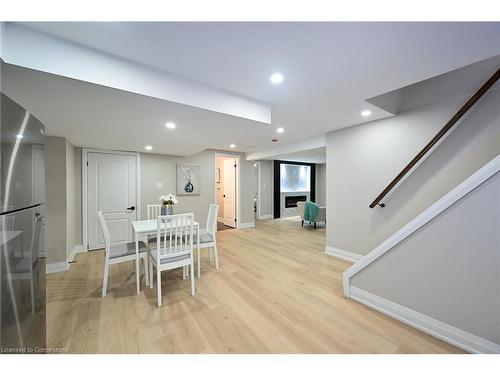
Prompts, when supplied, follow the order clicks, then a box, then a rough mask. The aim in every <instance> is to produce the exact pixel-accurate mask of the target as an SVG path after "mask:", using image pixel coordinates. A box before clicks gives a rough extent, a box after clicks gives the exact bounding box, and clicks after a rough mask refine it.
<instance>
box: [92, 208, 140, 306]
mask: <svg viewBox="0 0 500 375" xmlns="http://www.w3.org/2000/svg"><path fill="white" fill-rule="evenodd" d="M97 216H98V218H99V224H100V226H101V231H102V235H103V237H104V251H105V258H104V278H103V282H102V297H103V298H104V297H106V293H107V290H108V276H109V266H110V265H111V264H117V263H122V262H128V261H131V260H133V261H140V260H141V259H142V261H143V263H144V274H145V279H146V285H148V284H149V267H148V253H147V250H148V248H147V246H146V244H145V243H144V242H143V241H139V259H137V258H136V253H135V242H126V243H121V244H116V245H111V237H110V236H109V230H108V225H107V224H106V220H105V219H104V215H103V213H102V211H99V212H98V213H97ZM139 268H140V267H139Z"/></svg>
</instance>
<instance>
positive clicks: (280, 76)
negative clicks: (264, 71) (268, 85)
mask: <svg viewBox="0 0 500 375" xmlns="http://www.w3.org/2000/svg"><path fill="white" fill-rule="evenodd" d="M284 79H285V78H284V77H283V74H281V73H274V74H273V75H271V78H270V80H271V82H272V83H274V84H275V85H279V84H280V83H281V82H283V80H284Z"/></svg>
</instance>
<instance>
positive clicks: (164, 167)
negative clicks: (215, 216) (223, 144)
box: [141, 150, 255, 228]
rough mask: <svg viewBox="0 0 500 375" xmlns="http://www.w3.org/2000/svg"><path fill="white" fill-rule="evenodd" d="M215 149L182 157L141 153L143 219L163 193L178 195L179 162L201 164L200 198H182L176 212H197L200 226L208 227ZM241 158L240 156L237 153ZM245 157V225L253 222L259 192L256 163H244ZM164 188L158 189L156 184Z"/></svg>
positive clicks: (243, 196) (243, 201)
mask: <svg viewBox="0 0 500 375" xmlns="http://www.w3.org/2000/svg"><path fill="white" fill-rule="evenodd" d="M216 153H217V151H215V150H205V151H202V152H199V153H197V154H195V155H192V156H189V157H184V158H179V157H177V156H168V155H160V154H149V153H141V217H142V218H146V217H147V211H146V205H148V204H155V203H158V197H159V196H160V195H162V194H166V193H173V194H176V187H175V178H176V165H177V163H187V164H200V166H201V176H200V177H201V188H200V192H201V194H200V195H192V196H185V195H178V196H177V198H178V200H179V203H178V204H177V205H176V206H175V208H174V210H175V212H178V213H181V212H194V214H195V217H196V218H197V219H198V220H199V222H200V226H201V227H202V228H204V227H205V226H206V220H207V216H208V208H209V205H210V204H211V203H215V154H216ZM233 155H235V156H239V155H240V154H237V153H234V154H233ZM240 156H241V161H242V165H241V187H240V189H241V190H240V191H241V223H244V224H246V223H253V222H254V216H253V194H254V191H255V171H254V167H253V162H246V161H244V157H243V155H240ZM157 182H161V183H163V188H162V189H158V188H156V183H157Z"/></svg>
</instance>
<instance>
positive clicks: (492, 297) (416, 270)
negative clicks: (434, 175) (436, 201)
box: [351, 173, 500, 344]
mask: <svg viewBox="0 0 500 375" xmlns="http://www.w3.org/2000/svg"><path fill="white" fill-rule="evenodd" d="M499 192H500V173H497V174H496V175H495V176H493V177H491V178H490V179H489V180H488V181H487V182H485V183H484V184H482V185H480V186H479V187H478V188H477V189H475V190H474V191H472V192H471V193H469V194H468V195H467V196H466V197H464V198H462V199H461V200H460V201H459V202H457V203H455V204H454V205H453V206H451V207H450V208H449V209H448V210H446V211H445V212H444V213H442V214H441V215H439V216H438V217H436V218H435V219H433V220H432V221H431V222H430V223H428V224H426V225H425V226H424V227H422V228H421V229H420V230H418V231H417V232H415V233H414V234H412V235H411V236H410V237H409V238H407V239H406V240H404V241H403V242H401V243H400V244H398V245H397V246H396V247H395V248H393V249H392V250H390V251H389V252H387V253H386V254H384V255H383V256H382V257H381V258H379V259H377V260H376V261H375V262H374V263H372V264H370V265H369V266H368V267H367V268H365V269H364V270H362V271H361V272H360V273H359V274H357V275H355V276H354V277H353V278H352V279H351V285H352V286H356V287H359V288H361V289H363V290H366V291H368V292H370V293H373V294H376V295H378V296H381V297H383V298H386V299H388V300H390V301H393V302H396V303H398V304H400V305H403V306H405V307H408V308H410V309H413V310H416V311H418V312H420V313H422V314H425V315H429V316H431V317H433V318H435V319H438V320H440V321H443V322H445V323H448V324H450V325H452V326H454V327H458V328H460V329H463V330H465V331H467V332H470V333H472V334H475V335H477V336H480V337H482V338H485V339H487V340H490V341H492V342H494V343H497V344H500V252H499V244H500V232H499V228H500V195H499Z"/></svg>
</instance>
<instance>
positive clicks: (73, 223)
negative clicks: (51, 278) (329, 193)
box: [46, 137, 256, 263]
mask: <svg viewBox="0 0 500 375" xmlns="http://www.w3.org/2000/svg"><path fill="white" fill-rule="evenodd" d="M46 148H47V149H46V165H47V172H46V174H47V176H46V177H47V228H48V229H47V237H48V241H47V253H48V255H47V257H48V263H57V262H64V261H67V260H69V259H68V257H69V256H70V254H71V253H72V251H73V249H74V247H75V246H78V245H81V244H82V242H83V240H82V159H81V157H82V156H81V153H82V149H81V148H80V147H75V146H73V145H72V144H71V143H70V142H68V141H67V140H66V139H65V138H60V137H47V143H46ZM216 153H217V151H215V150H205V151H202V152H200V153H198V154H195V155H192V156H190V157H183V158H179V157H177V156H169V155H159V154H150V153H141V218H143V219H145V218H146V217H147V211H146V205H147V204H151V203H153V204H154V203H158V197H159V196H160V195H162V194H166V193H174V194H175V193H176V191H175V189H176V188H175V178H176V165H177V163H187V164H200V165H201V182H202V184H201V189H200V191H201V194H200V195H195V196H183V195H179V196H178V199H179V204H178V205H177V206H176V207H175V212H178V213H181V212H194V214H195V216H196V218H197V219H198V220H199V221H200V225H201V227H202V228H204V227H205V226H206V220H207V215H208V208H209V205H210V203H213V202H214V201H215V154H216ZM232 155H235V156H241V161H242V165H241V190H240V191H241V223H243V224H248V223H253V222H254V215H253V196H254V194H255V189H256V182H255V168H254V166H253V162H246V161H244V157H243V155H241V154H237V153H233V154H232ZM157 182H161V183H163V188H161V189H158V188H156V183H157Z"/></svg>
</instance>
